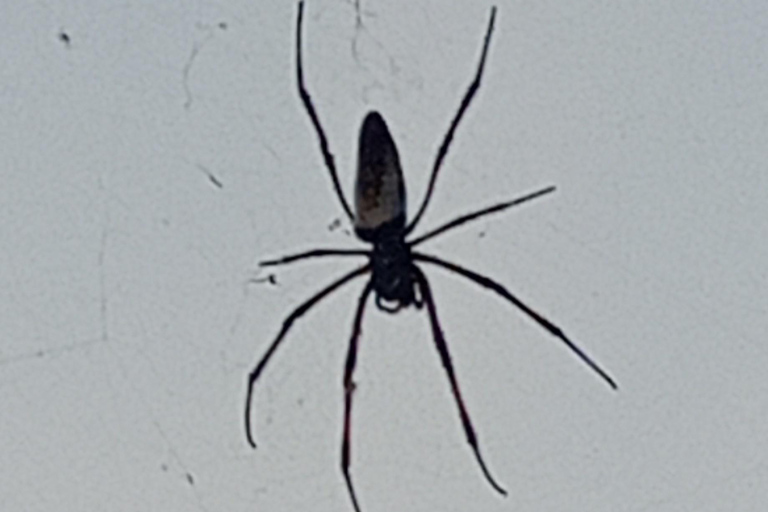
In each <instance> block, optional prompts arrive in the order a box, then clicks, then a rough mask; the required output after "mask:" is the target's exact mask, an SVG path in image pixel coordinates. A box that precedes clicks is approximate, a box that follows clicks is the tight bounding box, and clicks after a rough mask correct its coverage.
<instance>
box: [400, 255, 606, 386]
mask: <svg viewBox="0 0 768 512" xmlns="http://www.w3.org/2000/svg"><path fill="white" fill-rule="evenodd" d="M412 255H413V259H414V260H416V261H423V262H425V263H432V264H433V265H437V266H440V267H443V268H445V269H448V270H450V271H452V272H455V273H457V274H459V275H461V276H464V277H466V278H467V279H469V280H471V281H474V282H475V283H477V284H479V285H480V286H483V287H485V288H488V289H490V290H493V291H494V292H496V293H498V294H499V295H501V296H502V297H504V298H505V299H507V300H508V301H509V302H511V303H512V304H514V305H515V306H517V307H518V308H519V309H520V310H522V311H523V313H525V314H526V315H528V316H529V317H531V319H533V321H534V322H536V323H537V324H539V325H540V326H541V327H543V328H544V329H546V330H547V331H548V332H549V333H550V334H551V335H552V336H555V337H556V338H558V339H560V340H561V341H562V342H563V343H565V344H566V345H567V346H568V348H570V349H571V350H572V351H573V353H574V354H576V355H577V356H578V357H579V359H581V360H582V361H583V362H584V363H586V364H587V366H589V367H590V368H592V370H594V371H595V373H597V374H598V375H599V376H600V377H601V378H602V379H603V380H604V381H605V382H606V383H607V384H608V385H609V386H611V387H612V388H613V389H618V386H617V385H616V382H614V380H613V378H612V377H611V376H610V375H608V373H607V372H606V371H605V370H603V369H602V368H600V366H599V365H598V364H597V363H596V362H595V361H594V360H593V359H592V358H591V357H589V356H588V355H587V354H586V352H584V351H583V350H582V349H580V348H579V347H578V346H577V345H576V344H575V343H574V342H573V341H571V340H570V338H568V336H566V335H565V333H564V332H563V330H562V329H560V328H559V327H558V326H556V325H555V324H553V323H552V322H550V321H549V320H547V319H546V318H544V317H543V316H542V315H541V314H539V313H538V312H536V311H534V310H533V309H531V308H530V307H529V306H527V305H526V304H525V303H523V302H522V301H521V300H520V299H518V298H517V297H515V296H514V295H512V293H510V292H509V290H507V289H506V288H505V287H504V286H502V285H500V284H499V283H497V282H496V281H494V280H493V279H490V278H488V277H486V276H483V275H480V274H478V273H477V272H473V271H471V270H468V269H466V268H464V267H460V266H459V265H456V264H455V263H450V262H448V261H445V260H442V259H440V258H436V257H434V256H429V255H427V254H421V253H416V252H414V253H412Z"/></svg>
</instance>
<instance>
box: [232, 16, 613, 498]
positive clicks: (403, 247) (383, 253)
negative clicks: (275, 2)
mask: <svg viewBox="0 0 768 512" xmlns="http://www.w3.org/2000/svg"><path fill="white" fill-rule="evenodd" d="M303 11H304V2H303V1H300V2H299V4H298V14H297V21H296V75H297V81H298V90H299V96H300V97H301V101H302V104H303V106H304V109H305V110H306V111H307V114H308V115H309V118H310V120H311V122H312V125H313V126H314V129H315V132H316V135H317V138H318V140H319V143H320V151H321V152H322V155H323V159H324V160H325V166H326V167H327V168H328V171H329V173H330V176H331V180H332V181H333V186H334V189H335V192H336V196H337V197H338V199H339V202H340V203H341V206H342V208H343V209H344V212H345V213H346V215H347V217H348V218H349V220H350V222H351V223H352V225H353V226H354V230H355V234H356V235H357V237H358V238H360V239H361V240H362V241H364V242H367V243H369V244H371V245H372V248H371V249H369V250H349V249H313V250H309V251H305V252H301V253H298V254H292V255H289V256H284V257H281V258H277V259H272V260H267V261H263V262H261V263H260V265H261V266H264V267H268V266H276V265H284V264H287V263H293V262H296V261H300V260H306V259H309V258H319V257H329V256H344V257H367V258H368V262H367V263H366V264H364V265H362V266H360V267H358V268H356V269H354V270H352V271H351V272H348V273H347V274H345V275H343V276H341V277H339V278H337V279H336V280H335V281H333V282H331V283H330V284H328V285H327V286H326V287H325V288H323V289H322V290H320V291H319V292H317V293H316V294H315V295H313V296H312V297H310V298H309V299H308V300H306V301H305V302H304V303H302V304H301V305H299V306H298V307H297V308H296V309H294V310H293V311H292V312H291V313H290V314H289V315H288V316H287V317H286V318H285V320H284V321H283V325H282V328H281V329H280V332H279V333H278V334H277V337H276V338H275V339H274V341H273V342H272V344H271V345H270V346H269V348H268V349H267V351H266V353H265V354H264V355H263V356H262V358H261V359H260V360H259V362H258V363H257V364H256V366H255V367H254V368H253V370H252V371H251V372H250V374H249V375H248V392H247V396H246V405H245V429H246V436H247V440H248V443H249V444H250V445H251V446H252V447H253V448H255V447H256V443H255V441H254V438H253V435H252V429H251V403H252V395H253V388H254V385H255V383H256V381H257V380H258V379H259V377H260V376H261V374H262V372H263V370H264V368H265V367H266V366H267V363H268V362H269V361H270V359H271V358H272V356H273V355H274V354H275V352H276V350H277V348H278V347H279V346H280V344H281V343H282V342H283V340H284V339H285V335H286V333H287V332H288V330H289V329H290V328H291V326H292V325H293V323H294V321H295V320H297V319H298V318H299V317H301V316H303V315H304V314H305V313H306V312H307V311H309V310H310V309H311V308H312V307H314V306H315V305H316V304H317V303H319V302H320V301H321V300H323V299H324V298H325V297H327V296H328V295H330V294H331V293H333V292H334V291H336V290H338V289H339V288H341V287H342V286H344V285H346V284H348V283H349V282H350V281H352V280H353V279H355V278H357V277H360V276H362V275H365V274H370V278H369V280H368V282H367V283H366V285H365V287H364V288H363V291H362V293H361V294H360V297H359V299H358V301H357V308H356V312H355V316H354V321H353V324H352V335H351V337H350V340H349V347H348V349H347V356H346V363H345V365H344V429H343V434H342V443H341V471H342V473H343V475H344V480H345V482H346V486H347V490H348V492H349V495H350V499H351V501H352V505H353V506H354V508H355V510H356V512H360V505H359V502H358V499H357V495H356V493H355V488H354V486H353V484H352V478H351V476H350V472H349V467H350V444H351V435H350V427H351V421H352V420H351V414H352V395H353V393H354V390H355V384H354V382H353V380H352V376H353V373H354V370H355V365H356V362H357V350H358V342H359V338H360V331H361V325H362V321H363V314H364V312H365V307H366V304H367V302H368V298H369V297H370V295H371V293H373V294H374V295H375V302H376V306H377V307H378V308H379V309H380V310H382V311H385V312H387V313H396V312H397V311H399V310H400V309H401V308H406V307H409V306H414V307H415V308H417V309H422V308H423V307H424V306H426V309H427V316H428V317H429V322H430V326H431V328H432V336H433V338H434V342H435V346H436V348H437V352H438V354H439V356H440V360H441V362H442V364H443V367H444V368H445V372H446V374H447V376H448V381H449V383H450V386H451V391H452V393H453V397H454V399H455V402H456V405H457V407H458V410H459V417H460V419H461V424H462V426H463V429H464V433H465V434H466V436H467V442H468V443H469V445H470V446H471V448H472V451H473V452H474V454H475V458H476V459H477V462H478V464H479V466H480V469H481V471H482V473H483V475H484V476H485V479H486V480H487V481H488V483H489V484H490V485H491V487H493V489H495V490H496V491H497V492H498V493H500V494H501V495H506V494H507V491H506V490H505V489H504V488H503V487H502V486H501V485H500V484H499V483H498V482H496V480H495V479H494V478H493V476H492V475H491V472H490V471H489V469H488V467H487V466H486V463H485V460H484V459H483V456H482V455H481V453H480V448H479V445H478V441H477V434H476V433H475V429H474V427H473V426H472V421H471V420H470V417H469V413H468V412H467V408H466V406H465V405H464V400H463V398H462V396H461V391H460V389H459V384H458V381H457V379H456V375H455V372H454V368H453V363H452V361H451V355H450V353H449V351H448V345H447V343H446V340H445V337H444V335H443V330H442V327H441V325H440V321H439V320H438V317H437V310H436V307H435V300H434V297H433V295H432V288H431V286H430V284H429V281H428V280H427V277H426V276H425V275H424V273H423V271H422V270H421V268H420V267H419V265H418V263H425V264H429V265H434V266H438V267H442V268H443V269H446V270H448V271H450V272H452V273H455V274H458V275H460V276H462V277H464V278H467V279H469V280H470V281H472V282H474V283H475V284H477V285H479V286H481V287H483V288H486V289H488V290H490V291H492V292H495V293H496V294H498V295H499V296H501V297H502V298H503V299H505V300H506V301H508V302H510V303H511V304H512V305H514V306H515V307H517V308H518V309H519V310H521V311H522V312H523V313H525V314H526V315H527V316H528V317H529V318H531V320H533V321H534V322H535V323H537V324H538V325H539V326H541V327H542V328H543V329H545V330H546V331H547V332H549V333H550V334H551V335H552V336H555V337H556V338H558V339H559V340H560V341H562V342H563V343H565V345H566V346H567V347H568V348H569V349H570V350H571V351H572V352H573V353H574V354H575V355H576V356H577V357H578V358H579V359H581V360H582V361H583V362H584V363H586V364H587V365H588V366H589V367H590V368H591V369H592V370H593V371H594V372H595V373H597V374H598V375H599V376H600V377H601V378H602V379H603V380H604V381H605V382H606V383H607V384H608V385H609V386H610V387H611V388H613V389H617V386H616V383H615V382H614V380H613V379H612V378H611V377H610V376H609V375H608V374H607V373H606V372H605V371H604V370H603V369H602V368H601V367H600V366H599V365H598V364H597V363H596V362H595V361H594V360H592V359H591V358H590V357H589V356H588V355H587V354H586V353H585V352H584V351H583V350H582V349H580V348H579V347H578V346H577V345H576V344H575V343H574V342H573V341H571V339H570V338H568V337H567V336H566V335H565V333H564V332H563V331H562V330H561V329H560V328H559V327H557V326H556V325H555V324H553V323H552V322H550V321H549V320H548V319H547V318H545V317H544V316H543V315H541V314H540V313H538V312H537V311H536V310H535V309H533V308H531V307H530V306H528V305H527V304H526V303H524V302H523V301H522V300H520V299H519V298H518V297H517V296H516V295H514V294H512V293H511V292H510V291H509V290H507V288H505V287H504V286H502V285H501V284H499V283H497V282H496V281H494V280H492V279H490V278H488V277H486V276H484V275H481V274H479V273H477V272H474V271H472V270H469V269H467V268H464V267H462V266H459V265H457V264H455V263H451V262H448V261H445V260H443V259H441V258H438V257H436V256H431V255H429V254H425V253H422V252H417V251H415V250H414V248H415V247H416V246H418V245H421V244H422V243H423V242H426V241H427V240H431V239H432V238H435V237H436V236H438V235H440V234H443V233H445V232H446V231H448V230H451V229H454V228H456V227H458V226H461V225H463V224H466V223H468V222H470V221H473V220H476V219H479V218H481V217H484V216H486V215H490V214H492V213H496V212H501V211H503V210H507V209H509V208H511V207H513V206H517V205H520V204H522V203H525V202H528V201H531V200H533V199H536V198H539V197H541V196H544V195H546V194H549V193H551V192H553V191H554V190H555V187H553V186H549V187H546V188H543V189H541V190H538V191H535V192H532V193H529V194H527V195H524V196H522V197H519V198H517V199H514V200H511V201H505V202H502V203H498V204H495V205H493V206H490V207H487V208H483V209H481V210H477V211H474V212H471V213H468V214H465V215H461V216H459V217H457V218H455V219H453V220H451V221H450V222H447V223H445V224H443V225H442V226H440V227H438V228H436V229H433V230H432V231H429V232H427V233H425V234H423V235H421V236H418V237H416V238H414V239H411V240H406V239H407V237H408V236H409V235H410V234H411V232H412V231H413V230H414V229H415V228H416V225H417V224H418V223H419V220H420V219H421V217H422V215H423V214H424V211H425V210H426V209H427V205H428V204H429V200H430V198H431V197H432V193H433V191H434V187H435V181H436V179H437V174H438V172H439V170H440V167H441V164H442V163H443V160H444V159H445V156H446V154H447V153H448V148H449V147H450V144H451V141H452V140H453V137H454V134H455V132H456V128H457V126H458V125H459V122H460V121H461V118H462V116H463V115H464V113H465V111H466V110H467V108H468V107H469V104H470V103H471V102H472V99H473V98H474V96H475V94H476V93H477V90H478V88H479V87H480V79H481V77H482V74H483V68H484V66H485V59H486V55H487V53H488V47H489V45H490V41H491V35H492V33H493V25H494V20H495V18H496V7H492V8H491V15H490V20H489V21H488V28H487V30H486V33H485V39H484V42H483V47H482V53H481V54H480V61H479V63H478V66H477V71H476V73H475V77H474V80H473V81H472V83H471V84H470V86H469V88H468V89H467V91H466V93H465V94H464V97H463V99H462V101H461V105H460V106H459V109H458V111H457V112H456V114H455V115H454V117H453V120H452V121H451V124H450V126H449V128H448V132H447V133H446V134H445V137H444V138H443V141H442V143H441V145H440V148H439V150H438V152H437V157H436V158H435V162H434V165H433V167H432V174H431V176H430V179H429V184H428V186H427V190H426V193H425V195H424V199H423V200H422V202H421V206H420V207H419V209H418V211H417V213H416V216H415V217H414V218H413V219H412V220H411V221H410V222H406V207H405V184H404V182H403V175H402V170H401V168H400V163H399V157H398V153H397V149H396V147H395V143H394V141H393V140H392V136H391V135H390V133H389V130H388V128H387V125H386V123H385V122H384V119H383V118H382V117H381V115H380V114H379V113H378V112H376V111H371V112H369V113H368V114H367V115H366V116H365V119H364V120H363V124H362V127H361V129H360V141H359V146H358V167H357V177H356V183H355V194H354V199H355V211H354V213H353V211H352V210H351V209H350V207H349V204H348V203H347V201H346V199H345V197H344V193H343V192H342V190H341V186H340V185H339V178H338V175H337V173H336V166H335V163H334V159H333V155H332V154H331V151H330V149H329V148H328V140H327V138H326V136H325V132H324V131H323V128H322V126H321V124H320V120H319V118H318V116H317V112H316V111H315V108H314V106H313V104H312V99H311V98H310V95H309V92H307V89H306V87H305V86H304V74H303V68H302V58H301V27H302V15H303Z"/></svg>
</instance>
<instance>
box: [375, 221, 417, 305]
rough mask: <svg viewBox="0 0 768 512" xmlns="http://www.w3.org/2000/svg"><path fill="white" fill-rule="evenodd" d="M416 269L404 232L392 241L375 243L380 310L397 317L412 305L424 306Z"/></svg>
mask: <svg viewBox="0 0 768 512" xmlns="http://www.w3.org/2000/svg"><path fill="white" fill-rule="evenodd" d="M379 234H381V233H379ZM412 265H413V262H412V260H411V249H410V247H409V246H408V244H406V243H405V241H404V240H403V237H402V231H398V232H396V233H394V234H393V236H390V237H378V238H377V239H376V240H375V241H374V242H373V251H372V252H371V272H372V281H373V289H374V291H375V292H376V306H378V308H379V309H381V310H383V311H386V312H388V313H394V312H396V311H398V310H399V309H400V308H405V307H408V306H410V305H411V304H414V305H416V306H417V307H418V306H420V301H419V300H417V299H416V293H415V286H416V281H415V280H414V279H413V272H412V270H411V267H412Z"/></svg>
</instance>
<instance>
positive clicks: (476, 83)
mask: <svg viewBox="0 0 768 512" xmlns="http://www.w3.org/2000/svg"><path fill="white" fill-rule="evenodd" d="M495 19H496V7H495V6H494V7H491V19H490V20H489V21H488V30H487V31H486V33H485V41H484V42H483V53H482V54H481V55H480V62H479V63H478V65H477V72H476V73H475V79H474V80H473V81H472V83H471V84H470V85H469V88H468V89H467V92H466V93H465V94H464V98H463V99H462V100H461V105H460V106H459V110H458V111H457V112H456V115H455V116H454V118H453V120H452V121H451V126H450V127H449V128H448V132H447V133H446V134H445V138H444V139H443V142H442V144H441V145H440V149H439V150H438V151H437V157H436V158H435V163H434V165H433V167H432V176H430V178H429V185H428V186H427V192H426V194H425V195H424V200H423V201H422V203H421V207H420V208H419V210H418V213H417V214H416V216H415V217H414V218H413V220H412V221H411V223H410V224H409V225H408V227H407V228H405V234H406V235H407V234H408V233H410V232H411V231H413V228H415V227H416V224H418V222H419V219H421V216H422V215H423V214H424V211H425V210H426V209H427V204H428V203H429V200H430V198H431V197H432V192H433V190H434V188H435V181H436V180H437V173H438V171H439V170H440V166H441V165H442V164H443V159H445V155H446V154H447V153H448V148H449V147H450V145H451V141H453V135H454V133H455V132H456V128H457V127H458V126H459V121H461V118H462V117H463V116H464V112H465V111H466V110H467V108H468V107H469V104H470V103H471V102H472V98H474V96H475V93H476V92H477V90H478V89H479V88H480V78H481V77H482V75H483V68H484V67H485V57H486V55H487V54H488V46H489V45H490V43H491V34H492V33H493V22H494V20H495Z"/></svg>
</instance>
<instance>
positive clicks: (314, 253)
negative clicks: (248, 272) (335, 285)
mask: <svg viewBox="0 0 768 512" xmlns="http://www.w3.org/2000/svg"><path fill="white" fill-rule="evenodd" d="M370 254H371V252H370V251H364V250H361V249H312V250H311V251H305V252H300V253H297V254H289V255H288V256H282V257H280V258H275V259H273V260H265V261H260V262H259V266H260V267H274V266H277V265H285V264H286V263H293V262H294V261H299V260H305V259H309V258H318V257H325V256H369V255H370Z"/></svg>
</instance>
